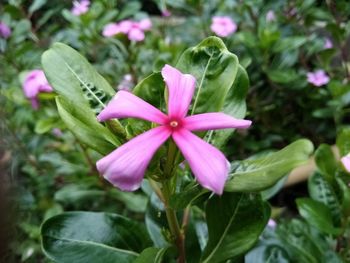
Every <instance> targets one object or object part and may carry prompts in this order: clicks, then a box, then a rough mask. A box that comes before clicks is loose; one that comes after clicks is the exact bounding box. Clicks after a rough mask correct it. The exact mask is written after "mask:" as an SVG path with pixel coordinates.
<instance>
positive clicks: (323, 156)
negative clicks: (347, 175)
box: [315, 144, 338, 182]
mask: <svg viewBox="0 0 350 263" xmlns="http://www.w3.org/2000/svg"><path fill="white" fill-rule="evenodd" d="M315 162H316V165H317V168H318V169H319V170H320V172H321V173H322V175H323V176H324V177H325V178H326V179H327V180H328V182H332V181H334V176H335V172H336V171H337V169H338V164H337V160H336V158H335V156H334V153H333V151H332V148H331V146H329V145H327V144H321V145H320V146H319V147H318V149H317V150H316V151H315Z"/></svg>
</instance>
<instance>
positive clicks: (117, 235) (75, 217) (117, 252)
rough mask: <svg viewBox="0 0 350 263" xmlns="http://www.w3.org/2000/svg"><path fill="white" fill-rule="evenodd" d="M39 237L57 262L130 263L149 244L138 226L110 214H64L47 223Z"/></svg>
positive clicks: (49, 255) (144, 233)
mask: <svg viewBox="0 0 350 263" xmlns="http://www.w3.org/2000/svg"><path fill="white" fill-rule="evenodd" d="M41 236H42V248H43V250H44V253H45V254H46V255H47V256H48V257H49V258H50V259H51V260H53V261H55V262H58V263H70V262H75V263H79V262H81V263H90V262H91V263H109V262H111V263H115V262H118V263H119V262H120V263H129V262H133V261H134V260H135V259H136V258H137V256H138V255H139V253H141V252H142V250H144V249H145V248H147V247H149V246H150V245H151V241H150V239H149V237H148V235H147V232H146V230H145V229H144V227H143V226H142V225H141V224H139V223H136V222H133V221H131V220H129V219H127V218H125V217H122V216H120V215H117V214H111V213H95V212H66V213H63V214H60V215H58V216H54V217H51V218H50V219H48V220H46V221H45V222H44V224H43V225H42V227H41Z"/></svg>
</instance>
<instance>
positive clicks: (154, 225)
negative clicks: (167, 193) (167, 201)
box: [145, 193, 169, 247]
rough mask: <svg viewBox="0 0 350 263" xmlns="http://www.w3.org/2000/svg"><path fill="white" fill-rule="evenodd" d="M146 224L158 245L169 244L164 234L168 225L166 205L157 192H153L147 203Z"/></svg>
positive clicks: (164, 245)
mask: <svg viewBox="0 0 350 263" xmlns="http://www.w3.org/2000/svg"><path fill="white" fill-rule="evenodd" d="M145 224H146V227H147V230H148V233H149V235H150V237H151V239H152V240H153V242H154V244H155V246H156V247H166V246H168V245H169V244H168V242H167V241H166V239H165V238H164V235H163V234H164V226H167V219H166V215H165V209H164V205H163V203H162V202H161V201H160V200H159V198H158V197H157V195H156V194H155V193H152V195H151V198H150V200H149V202H148V205H147V209H146V214H145Z"/></svg>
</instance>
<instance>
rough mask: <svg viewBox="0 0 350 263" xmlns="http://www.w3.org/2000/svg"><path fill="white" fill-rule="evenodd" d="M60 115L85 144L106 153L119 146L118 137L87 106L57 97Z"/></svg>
mask: <svg viewBox="0 0 350 263" xmlns="http://www.w3.org/2000/svg"><path fill="white" fill-rule="evenodd" d="M56 104H57V109H58V113H59V115H60V117H61V118H62V120H63V122H64V123H65V124H66V125H67V127H68V128H69V129H70V130H71V131H72V133H73V134H74V135H75V136H76V137H77V138H78V139H79V140H80V141H81V142H82V143H84V144H86V145H87V146H89V147H91V148H92V149H94V150H95V151H97V152H99V153H101V154H103V155H105V154H108V153H110V152H111V151H112V150H114V149H115V148H116V146H119V145H120V144H121V143H120V142H119V141H118V139H117V138H116V137H115V136H114V135H113V134H112V133H111V132H110V131H109V130H108V129H107V128H106V127H104V126H103V125H102V124H101V123H99V122H97V120H96V118H95V115H94V114H93V112H91V111H90V110H89V109H86V108H85V107H82V108H77V107H76V105H75V104H74V103H73V102H71V101H69V100H66V99H65V98H63V97H60V96H58V97H56Z"/></svg>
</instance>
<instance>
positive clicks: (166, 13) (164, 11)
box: [162, 9, 171, 17]
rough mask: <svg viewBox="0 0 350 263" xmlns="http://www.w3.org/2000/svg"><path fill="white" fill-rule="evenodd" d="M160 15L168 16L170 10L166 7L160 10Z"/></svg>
mask: <svg viewBox="0 0 350 263" xmlns="http://www.w3.org/2000/svg"><path fill="white" fill-rule="evenodd" d="M162 16H164V17H169V16H171V12H170V11H169V10H168V9H164V10H163V11H162Z"/></svg>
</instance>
